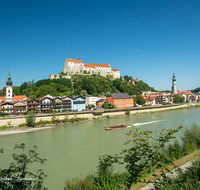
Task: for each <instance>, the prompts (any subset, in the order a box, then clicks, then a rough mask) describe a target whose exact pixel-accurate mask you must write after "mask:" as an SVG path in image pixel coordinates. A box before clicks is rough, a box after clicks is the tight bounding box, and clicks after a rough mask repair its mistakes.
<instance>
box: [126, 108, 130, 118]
mask: <svg viewBox="0 0 200 190" xmlns="http://www.w3.org/2000/svg"><path fill="white" fill-rule="evenodd" d="M130 113H131V110H130V109H129V108H127V109H126V112H125V115H127V116H129V115H130Z"/></svg>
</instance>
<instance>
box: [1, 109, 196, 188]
mask: <svg viewBox="0 0 200 190" xmlns="http://www.w3.org/2000/svg"><path fill="white" fill-rule="evenodd" d="M199 116H200V108H192V109H183V110H173V111H165V112H155V113H151V114H139V115H134V116H129V117H121V118H114V119H107V120H93V121H87V122H80V123H72V124H63V125H58V126H54V127H53V128H50V129H45V130H40V131H35V132H29V133H22V134H13V135H5V136H0V148H3V149H4V153H3V154H1V155H0V168H2V169H3V168H8V166H9V163H11V162H12V154H13V148H14V145H15V144H21V143H25V144H26V146H27V150H29V149H31V148H32V147H33V146H34V145H37V146H38V152H39V155H40V157H41V158H46V159H47V162H46V164H45V165H44V166H42V165H36V166H34V168H33V166H30V169H32V170H34V169H35V168H43V169H44V172H45V173H46V174H47V175H48V176H47V178H46V179H45V182H44V186H45V187H48V189H49V190H59V189H63V187H64V182H65V180H66V179H71V178H73V177H77V176H80V175H81V174H83V175H86V174H88V173H89V172H92V171H95V170H96V166H97V163H98V157H99V156H103V155H104V154H115V153H119V152H120V150H122V149H124V148H125V145H124V142H125V140H126V138H127V136H126V133H127V132H128V131H129V128H124V129H117V130H114V131H108V130H104V127H107V126H110V125H119V124H122V123H126V124H136V126H137V127H140V129H141V130H153V131H158V132H159V131H160V129H161V128H164V127H165V128H177V127H178V126H179V125H180V124H181V123H182V125H183V127H189V126H191V125H192V124H193V123H196V124H197V125H200V117H199ZM176 136H177V138H178V140H180V136H181V133H179V134H177V135H176ZM180 141H181V140H180ZM117 170H122V168H117Z"/></svg>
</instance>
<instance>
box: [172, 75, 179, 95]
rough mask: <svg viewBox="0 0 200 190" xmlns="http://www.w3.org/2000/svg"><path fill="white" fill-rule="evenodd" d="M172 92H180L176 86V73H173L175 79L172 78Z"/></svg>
mask: <svg viewBox="0 0 200 190" xmlns="http://www.w3.org/2000/svg"><path fill="white" fill-rule="evenodd" d="M172 94H178V88H177V86H176V77H175V74H173V79H172Z"/></svg>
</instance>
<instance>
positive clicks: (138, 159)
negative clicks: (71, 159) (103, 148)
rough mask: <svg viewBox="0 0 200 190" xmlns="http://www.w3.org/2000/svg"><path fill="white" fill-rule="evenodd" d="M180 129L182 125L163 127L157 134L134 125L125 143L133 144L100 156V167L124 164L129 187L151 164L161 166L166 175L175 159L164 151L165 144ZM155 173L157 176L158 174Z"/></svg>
mask: <svg viewBox="0 0 200 190" xmlns="http://www.w3.org/2000/svg"><path fill="white" fill-rule="evenodd" d="M180 129H182V126H179V127H178V128H177V129H168V130H165V129H162V130H161V132H160V134H158V135H155V134H154V133H153V131H149V130H147V131H139V128H136V127H134V126H133V127H132V129H131V130H130V131H129V133H127V135H128V136H130V139H129V138H128V139H127V141H126V142H125V145H127V144H129V145H130V144H131V147H130V146H129V148H127V149H124V150H122V151H121V152H120V153H119V154H116V155H115V156H112V155H104V156H103V157H100V158H99V160H100V164H99V166H98V167H99V168H101V170H102V171H109V168H111V167H112V166H113V164H114V163H118V164H124V165H125V169H126V171H127V172H128V174H129V177H128V180H127V184H126V185H127V188H128V189H130V188H131V185H132V184H133V183H137V182H140V177H141V176H142V171H143V170H144V169H145V168H148V167H149V166H150V165H151V166H154V167H155V168H161V172H162V176H164V174H165V171H168V172H169V170H168V168H167V166H166V164H172V163H173V159H172V158H170V157H168V156H166V154H165V153H164V150H165V144H166V143H167V142H169V140H170V139H174V138H175V137H174V133H176V132H178V131H179V130H180ZM153 175H154V176H156V174H153Z"/></svg>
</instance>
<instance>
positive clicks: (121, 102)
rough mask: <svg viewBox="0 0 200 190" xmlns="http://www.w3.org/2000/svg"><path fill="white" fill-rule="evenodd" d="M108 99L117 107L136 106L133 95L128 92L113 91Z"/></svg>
mask: <svg viewBox="0 0 200 190" xmlns="http://www.w3.org/2000/svg"><path fill="white" fill-rule="evenodd" d="M106 100H107V101H108V102H109V103H111V104H112V105H115V106H116V108H129V107H133V106H134V100H133V97H131V96H129V95H128V94H126V93H111V94H110V95H109V96H108V97H107V98H106Z"/></svg>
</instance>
